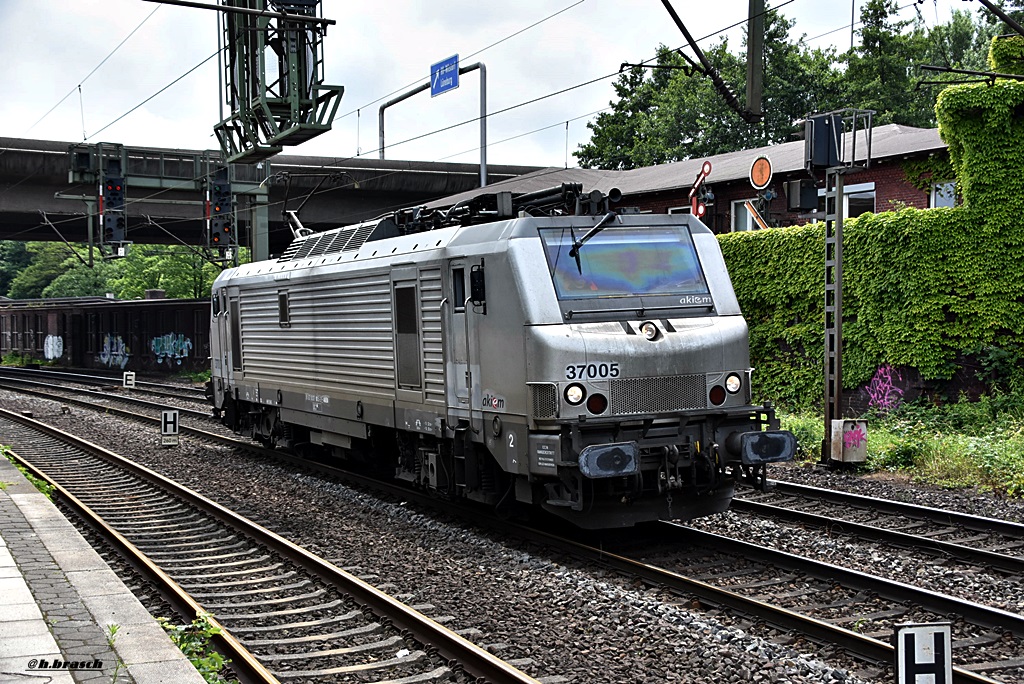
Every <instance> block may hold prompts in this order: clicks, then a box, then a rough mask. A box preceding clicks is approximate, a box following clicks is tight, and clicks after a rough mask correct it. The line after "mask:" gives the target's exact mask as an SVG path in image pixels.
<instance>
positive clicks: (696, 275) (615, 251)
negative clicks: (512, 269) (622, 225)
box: [540, 226, 709, 300]
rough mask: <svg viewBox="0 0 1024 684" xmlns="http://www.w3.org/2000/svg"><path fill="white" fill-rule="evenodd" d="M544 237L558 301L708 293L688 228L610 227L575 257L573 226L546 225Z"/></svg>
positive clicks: (596, 236) (581, 249) (549, 268)
mask: <svg viewBox="0 0 1024 684" xmlns="http://www.w3.org/2000/svg"><path fill="white" fill-rule="evenodd" d="M585 232H586V229H585V228H582V229H581V230H580V231H577V237H579V235H580V234H582V233H585ZM540 237H541V241H542V242H543V244H544V253H545V256H546V257H547V261H548V272H549V273H550V274H551V280H552V282H553V283H554V285H555V293H556V294H557V295H558V299H560V300H565V299H598V298H609V297H636V296H640V297H658V296H665V295H670V296H673V297H677V296H680V295H705V296H706V295H708V294H709V290H708V284H707V281H706V280H705V278H704V272H703V271H702V270H701V265H700V260H699V259H698V258H697V250H696V248H695V247H694V245H693V238H692V237H691V236H690V231H689V230H688V229H687V228H686V226H645V227H639V228H629V229H616V228H614V227H608V228H606V229H605V230H603V231H601V232H600V233H598V234H596V235H594V236H593V237H592V238H591V239H590V240H588V241H587V242H586V243H584V244H583V245H582V246H581V247H580V248H579V250H578V253H577V255H576V257H572V256H570V255H569V252H570V251H571V250H572V248H573V238H572V234H571V233H570V231H569V230H567V229H561V228H542V229H541V230H540Z"/></svg>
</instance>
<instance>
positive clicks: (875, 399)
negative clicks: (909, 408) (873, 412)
mask: <svg viewBox="0 0 1024 684" xmlns="http://www.w3.org/2000/svg"><path fill="white" fill-rule="evenodd" d="M900 382H903V376H902V375H900V373H899V371H897V370H896V369H895V368H893V367H892V366H890V365H889V364H887V363H886V364H883V365H882V367H881V368H879V369H878V370H877V371H875V376H874V377H873V378H871V382H870V383H868V386H867V387H865V388H864V389H865V391H867V393H868V406H869V407H871V408H875V409H878V410H879V411H882V412H884V413H888V412H889V411H892V410H894V409H896V408H899V405H900V403H901V402H902V401H903V390H902V389H900V387H899V386H898V384H897V383H900Z"/></svg>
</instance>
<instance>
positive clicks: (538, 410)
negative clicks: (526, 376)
mask: <svg viewBox="0 0 1024 684" xmlns="http://www.w3.org/2000/svg"><path fill="white" fill-rule="evenodd" d="M530 398H531V399H532V401H533V417H534V418H554V417H555V416H557V415H558V390H557V389H556V388H555V386H554V385H552V384H549V383H546V382H544V383H540V382H538V383H531V384H530Z"/></svg>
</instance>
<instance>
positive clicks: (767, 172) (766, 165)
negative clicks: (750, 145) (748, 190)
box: [750, 157, 772, 190]
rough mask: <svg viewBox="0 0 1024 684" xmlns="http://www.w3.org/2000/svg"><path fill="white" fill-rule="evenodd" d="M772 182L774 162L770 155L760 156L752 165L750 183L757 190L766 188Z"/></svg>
mask: <svg viewBox="0 0 1024 684" xmlns="http://www.w3.org/2000/svg"><path fill="white" fill-rule="evenodd" d="M771 182H772V163H771V162H770V161H769V160H768V157H758V158H757V159H755V160H754V163H753V164H751V165H750V184H751V185H753V186H754V189H755V190H764V189H765V188H767V187H768V184H769V183H771Z"/></svg>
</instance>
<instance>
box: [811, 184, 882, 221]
mask: <svg viewBox="0 0 1024 684" xmlns="http://www.w3.org/2000/svg"><path fill="white" fill-rule="evenodd" d="M874 211H875V184H874V183H857V184H856V185H844V186H843V218H853V217H855V216H860V215H861V214H867V213H869V212H872V213H873V212H874ZM818 212H819V214H820V215H821V217H822V218H824V217H825V189H824V188H819V189H818Z"/></svg>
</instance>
